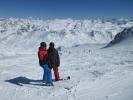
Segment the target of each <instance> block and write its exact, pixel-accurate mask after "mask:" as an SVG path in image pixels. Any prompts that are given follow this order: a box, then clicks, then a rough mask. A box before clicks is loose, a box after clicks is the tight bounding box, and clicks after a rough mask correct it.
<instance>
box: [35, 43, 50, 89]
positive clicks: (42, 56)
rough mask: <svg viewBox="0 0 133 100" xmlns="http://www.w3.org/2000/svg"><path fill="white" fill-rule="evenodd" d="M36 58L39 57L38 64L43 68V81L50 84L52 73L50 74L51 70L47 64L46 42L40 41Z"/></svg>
mask: <svg viewBox="0 0 133 100" xmlns="http://www.w3.org/2000/svg"><path fill="white" fill-rule="evenodd" d="M38 59H39V64H40V66H41V67H42V68H43V70H44V74H43V81H44V82H46V85H48V86H52V85H53V83H52V75H51V70H50V68H49V66H48V52H47V50H46V43H45V42H41V43H40V47H39V49H38Z"/></svg>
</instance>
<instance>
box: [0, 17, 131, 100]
mask: <svg viewBox="0 0 133 100" xmlns="http://www.w3.org/2000/svg"><path fill="white" fill-rule="evenodd" d="M4 20H5V19H4ZM57 22H58V21H57ZM63 23H64V22H63ZM112 23H116V22H113V21H112ZM124 24H125V23H124ZM104 28H105V27H104ZM11 29H12V28H11ZM32 33H33V32H31V33H30V32H28V33H23V35H26V37H27V38H26V37H25V38H24V37H21V35H20V38H21V39H20V38H19V39H20V41H18V40H17V38H15V36H16V35H12V39H11V37H10V33H1V34H3V35H1V36H3V37H4V36H5V35H7V36H9V40H12V41H9V40H8V39H6V38H5V39H3V40H2V38H1V43H0V53H1V57H0V100H44V99H45V100H81V99H82V100H132V99H133V95H132V93H133V45H132V44H133V37H130V38H129V39H127V40H125V41H122V42H121V43H119V44H118V45H114V46H112V47H110V48H105V49H100V48H101V47H103V46H105V45H104V44H85V43H84V42H83V43H82V44H78V45H76V44H74V45H73V46H70V47H69V46H68V47H64V48H61V51H60V57H61V66H60V76H61V77H62V78H63V77H67V76H68V75H70V76H71V80H68V81H67V80H66V81H59V82H54V87H46V86H42V83H41V82H40V81H41V79H42V74H43V70H42V69H41V67H40V66H39V65H38V57H37V53H36V52H37V48H36V46H34V43H35V41H36V42H39V41H41V39H40V38H41V37H42V36H40V34H42V35H43V33H40V32H37V33H33V34H36V35H31V34H32ZM28 34H30V35H29V37H28ZM23 35H22V36H23ZM47 35H48V33H47ZM39 36H40V38H38V37H39ZM44 36H46V34H45V35H44ZM69 38H71V37H69ZM28 39H29V41H27V40H28ZM35 39H36V40H35ZM38 39H40V40H38ZM42 40H43V39H42ZM75 40H76V39H75ZM23 41H25V45H24V46H25V48H24V47H23V44H19V45H20V46H19V45H18V44H17V42H18V43H23ZM33 41H34V42H33ZM26 43H27V44H26ZM28 43H29V44H28ZM32 43H33V44H32ZM56 43H57V44H58V43H59V42H56ZM63 43H64V42H63ZM66 43H67V42H66ZM68 43H69V41H68ZM88 43H89V42H88ZM3 44H6V45H3ZM31 44H32V45H31ZM63 45H65V43H64V44H63ZM32 46H34V50H33V51H31V52H24V51H26V50H29V49H27V48H28V47H32ZM58 46H59V45H58ZM10 47H12V48H10ZM13 47H16V48H13ZM37 47H38V45H37ZM8 50H9V51H8ZM12 50H14V51H15V52H10V51H12ZM17 50H19V51H17ZM29 51H30V50H29ZM16 52H19V53H16ZM11 53H12V54H11ZM53 78H54V76H53Z"/></svg>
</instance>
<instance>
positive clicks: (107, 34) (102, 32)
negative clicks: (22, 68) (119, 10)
mask: <svg viewBox="0 0 133 100" xmlns="http://www.w3.org/2000/svg"><path fill="white" fill-rule="evenodd" d="M132 26H133V20H131V19H110V20H103V19H95V20H94V19H93V20H91V19H88V20H73V19H54V20H39V19H32V18H27V19H22V18H8V19H5V18H0V47H1V48H4V46H7V47H9V48H10V49H19V50H28V49H32V50H35V49H36V48H37V47H38V45H39V43H40V42H41V41H45V42H47V43H49V42H51V41H53V42H55V43H56V46H57V47H59V46H63V47H71V46H74V45H80V44H91V43H95V44H101V43H109V42H110V41H111V40H113V39H115V40H116V37H115V35H116V34H117V33H119V32H121V31H122V30H123V29H125V28H129V27H132Z"/></svg>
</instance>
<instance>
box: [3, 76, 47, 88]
mask: <svg viewBox="0 0 133 100" xmlns="http://www.w3.org/2000/svg"><path fill="white" fill-rule="evenodd" d="M5 82H9V83H12V84H15V85H18V86H23V85H25V84H27V85H39V86H45V84H44V83H43V81H42V80H32V79H28V78H26V77H21V76H20V77H16V78H13V79H9V80H5Z"/></svg>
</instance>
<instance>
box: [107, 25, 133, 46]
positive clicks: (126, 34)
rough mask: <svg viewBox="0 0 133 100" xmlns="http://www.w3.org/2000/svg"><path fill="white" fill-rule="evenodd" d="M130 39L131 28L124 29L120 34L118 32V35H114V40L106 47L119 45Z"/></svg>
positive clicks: (131, 35) (132, 34)
mask: <svg viewBox="0 0 133 100" xmlns="http://www.w3.org/2000/svg"><path fill="white" fill-rule="evenodd" d="M131 38H132V39H133V27H131V28H125V29H124V30H123V31H122V32H119V33H118V34H116V35H115V37H114V39H113V40H112V41H111V42H110V43H109V44H108V45H107V46H106V47H110V46H112V45H114V44H117V43H120V42H122V41H123V40H127V39H129V40H130V39H131ZM106 47H105V48H106Z"/></svg>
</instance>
